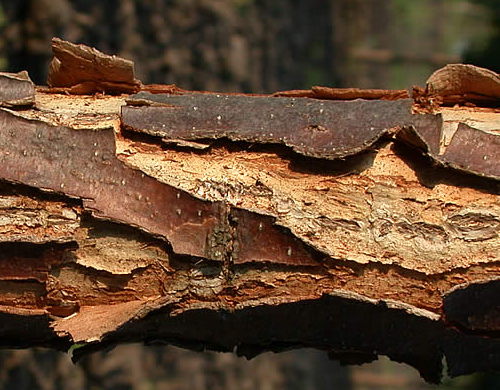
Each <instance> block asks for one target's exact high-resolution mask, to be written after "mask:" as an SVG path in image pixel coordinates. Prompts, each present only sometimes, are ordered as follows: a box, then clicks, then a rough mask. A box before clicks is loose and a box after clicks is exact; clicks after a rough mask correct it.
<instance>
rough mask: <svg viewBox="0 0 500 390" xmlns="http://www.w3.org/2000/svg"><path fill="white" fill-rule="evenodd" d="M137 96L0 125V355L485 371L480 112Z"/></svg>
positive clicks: (491, 243)
mask: <svg viewBox="0 0 500 390" xmlns="http://www.w3.org/2000/svg"><path fill="white" fill-rule="evenodd" d="M169 88H172V87H169ZM145 89H147V88H145ZM155 89H156V92H161V94H156V95H154V94H150V93H144V92H143V93H140V94H137V95H133V96H128V95H122V96H75V95H58V94H55V93H53V92H54V91H51V93H47V91H45V92H44V90H39V91H38V92H37V93H36V96H35V108H32V109H24V110H17V111H12V110H8V109H0V179H1V180H2V181H1V185H0V313H1V314H0V315H1V316H2V322H1V324H2V325H1V327H0V343H1V344H2V345H5V346H7V345H8V346H33V345H48V346H52V347H54V348H61V349H64V348H69V347H70V346H71V345H72V344H77V345H78V347H79V348H78V349H76V350H75V352H74V353H75V355H74V356H75V358H78V357H79V356H81V355H82V354H85V353H88V352H91V351H93V350H96V349H100V348H105V347H108V346H111V345H113V344H116V343H120V342H127V341H144V342H146V343H158V342H165V343H172V344H177V345H183V346H186V347H188V348H193V349H204V348H210V349H215V350H222V351H236V353H238V354H240V355H245V356H248V357H252V356H254V355H255V354H258V353H260V352H263V351H268V350H274V351H280V350H284V349H288V348H292V347H302V346H306V347H315V348H318V349H322V350H325V351H328V352H329V353H330V355H331V356H332V357H333V358H336V359H340V360H342V361H345V362H348V363H356V362H358V363H360V362H365V361H370V360H373V359H375V358H376V356H377V355H378V354H383V355H387V356H389V357H391V358H392V359H395V360H398V361H403V362H406V363H408V364H411V365H413V366H414V367H415V368H417V369H418V370H419V371H420V373H421V374H422V376H423V377H424V378H425V379H427V380H429V381H439V379H440V376H441V371H442V358H443V357H445V358H446V360H447V362H448V367H449V373H450V375H452V376H454V375H461V374H465V373H471V372H474V371H477V370H487V369H499V368H500V367H499V366H498V364H499V362H500V359H499V357H500V340H499V339H498V330H499V329H498V318H499V317H498V315H499V312H498V302H497V301H498V300H497V299H496V298H497V297H498V283H497V281H498V280H497V279H498V277H499V276H500V259H499V257H498V254H499V252H500V251H499V249H500V237H499V234H498V232H499V226H500V201H499V197H498V193H499V191H500V188H499V183H498V178H499V176H500V175H499V171H498V166H499V164H498V157H497V156H498V145H499V144H498V141H497V139H498V128H499V126H498V124H499V116H498V115H499V114H498V112H497V111H495V109H491V108H466V107H463V108H453V109H451V108H442V107H440V108H439V109H429V108H428V109H427V110H426V113H424V114H420V113H418V112H419V111H421V109H422V108H421V106H419V105H418V104H413V101H412V100H410V99H399V98H396V100H394V101H391V100H389V101H380V100H374V101H366V100H354V101H350V102H344V101H329V100H317V99H311V98H290V97H272V96H268V97H265V96H239V95H222V94H219V95H217V94H209V93H202V94H200V93H189V92H188V91H179V90H177V89H175V88H173V89H172V91H170V92H171V94H170V95H165V94H164V93H166V92H169V91H168V90H167V89H168V88H167V87H165V88H159V87H155ZM313 90H314V89H313ZM177 93H179V94H180V95H178V96H177V95H175V94H177ZM294 93H295V92H294ZM396 95H397V94H396ZM396 95H394V96H396ZM398 96H399V95H398ZM194 107H197V108H198V109H197V110H194ZM219 117H220V118H219ZM193 126H194V127H195V129H194V130H193ZM130 130H133V131H130ZM271 133H272V134H271ZM21 135H22V136H21ZM235 141H236V142H235ZM200 145H202V148H200ZM484 156H487V158H484ZM21 325H22V326H21ZM26 333H29V334H26ZM479 357H481V358H479Z"/></svg>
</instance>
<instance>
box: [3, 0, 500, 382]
mask: <svg viewBox="0 0 500 390" xmlns="http://www.w3.org/2000/svg"><path fill="white" fill-rule="evenodd" d="M0 31H1V34H0V70H3V71H15V72H17V71H19V70H24V69H26V70H28V72H29V74H30V76H31V77H32V79H33V80H34V81H35V83H37V84H45V80H46V74H47V66H48V62H49V60H50V58H51V51H50V39H51V38H52V37H53V36H58V37H61V38H63V39H66V40H70V41H73V42H78V43H85V44H87V45H90V46H94V47H97V48H98V49H100V50H101V51H103V52H105V53H108V54H117V55H120V56H122V57H125V58H128V59H131V60H133V61H134V62H135V66H136V72H137V77H138V78H139V79H141V80H142V81H143V82H144V83H175V84H177V85H178V86H180V87H182V88H186V89H204V90H213V91H227V92H229V91H231V92H233V91H243V92H274V91H277V90H286V89H299V88H308V87H310V86H311V85H328V86H337V87H351V86H352V87H364V88H410V87H411V86H412V85H424V83H425V80H426V79H427V77H428V76H429V75H430V74H431V73H432V72H433V71H434V70H435V69H437V68H439V67H441V66H443V65H445V64H446V63H455V62H466V63H473V64H476V65H479V66H484V67H488V68H490V69H492V70H495V71H496V72H499V70H500V50H499V49H500V0H419V1H411V0H308V1H305V0H303V1H300V0H272V1H265V0H142V1H140V0H121V1H119V0H107V1H99V0H73V1H71V0H16V1H13V0H0ZM0 388H2V389H14V388H15V389H18V390H24V389H43V390H49V389H68V390H72V389H75V390H76V389H89V390H97V389H113V390H125V389H131V390H132V389H133V390H156V389H158V390H160V389H161V390H167V389H169V390H170V389H175V390H182V389H192V390H201V389H221V390H222V389H242V390H245V389H264V390H267V389H269V390H276V389H287V390H288V389H290V390H291V389H297V390H298V389H306V390H308V389H311V390H312V389H320V390H322V389H347V390H369V389H379V390H382V389H384V390H386V389H387V390H389V389H394V390H396V389H401V390H402V389H436V388H439V389H464V390H465V389H470V390H472V389H498V388H500V379H499V376H498V375H496V376H495V375H493V374H490V375H488V374H477V375H473V376H469V377H463V378H456V379H454V380H447V381H446V382H445V384H443V385H441V386H439V387H435V386H430V385H427V384H425V383H423V381H422V380H421V379H420V378H419V377H418V374H417V373H416V372H415V371H414V370H413V369H411V368H408V367H406V366H404V365H400V364H397V363H393V362H390V361H388V360H387V359H384V358H382V359H380V360H379V361H377V362H375V363H372V364H369V365H365V366H362V367H357V366H356V367H341V366H340V365H339V364H338V363H336V362H334V361H329V360H328V358H327V355H326V353H324V352H317V351H311V350H298V351H290V352H286V353H282V354H271V353H269V354H264V355H262V356H259V357H257V358H255V359H253V360H251V361H246V360H244V359H242V358H238V357H236V356H234V355H232V354H218V353H213V352H205V353H196V352H190V351H186V350H181V349H178V348H175V347H142V346H139V345H124V346H120V347H118V348H116V349H115V350H114V351H111V352H109V353H107V354H105V353H98V354H94V355H92V356H89V357H87V358H85V359H83V361H82V362H81V363H79V364H78V365H76V366H75V365H73V364H72V363H71V362H70V359H69V356H68V355H66V354H63V353H58V352H53V351H47V350H43V349H30V350H19V351H5V350H4V351H0Z"/></svg>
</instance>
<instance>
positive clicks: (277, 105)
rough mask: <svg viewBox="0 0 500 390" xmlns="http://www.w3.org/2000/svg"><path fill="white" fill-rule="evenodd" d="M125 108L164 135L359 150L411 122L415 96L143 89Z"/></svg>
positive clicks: (128, 120) (326, 152) (129, 116)
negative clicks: (329, 97) (351, 98)
mask: <svg viewBox="0 0 500 390" xmlns="http://www.w3.org/2000/svg"><path fill="white" fill-rule="evenodd" d="M127 102H128V104H129V105H127V106H125V107H123V108H122V122H123V125H124V126H125V127H126V128H127V129H130V130H134V131H139V132H145V133H148V134H151V135H156V136H160V137H162V138H164V139H169V138H173V139H188V140H198V139H207V138H208V139H217V138H228V139H230V140H232V141H246V142H259V143H275V144H284V145H286V146H289V147H291V148H292V149H293V150H294V151H296V152H298V153H301V154H303V155H305V156H311V157H319V158H328V159H336V158H342V157H346V156H349V155H353V154H356V153H359V152H361V151H363V150H365V149H366V148H368V147H369V146H371V145H373V144H374V143H375V142H376V141H377V140H378V139H380V137H382V136H383V135H384V134H387V132H388V131H389V130H390V129H391V128H394V127H396V126H401V125H404V124H406V123H408V120H409V116H410V109H411V105H412V101H411V100H408V99H407V100H399V101H397V102H385V101H381V100H376V101H355V102H345V101H343V102H334V101H319V100H313V99H295V98H283V97H277V98H269V97H248V96H228V95H217V94H191V95H181V96H177V95H165V94H150V93H147V92H141V93H139V94H137V95H133V96H131V97H130V98H129V99H128V100H127Z"/></svg>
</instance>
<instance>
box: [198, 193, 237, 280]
mask: <svg viewBox="0 0 500 390" xmlns="http://www.w3.org/2000/svg"><path fill="white" fill-rule="evenodd" d="M217 221H218V222H217V224H216V225H215V226H214V228H213V230H212V232H211V233H209V234H208V235H207V246H206V248H207V250H206V258H207V259H213V260H218V261H221V262H222V276H223V278H224V281H225V282H226V283H227V284H229V283H231V280H232V276H233V272H234V271H233V264H234V259H235V256H237V253H236V251H235V250H236V247H237V244H236V229H237V221H238V219H237V217H236V216H235V215H234V214H233V213H232V210H231V206H230V205H229V204H228V203H227V202H225V201H223V202H219V217H218V218H217Z"/></svg>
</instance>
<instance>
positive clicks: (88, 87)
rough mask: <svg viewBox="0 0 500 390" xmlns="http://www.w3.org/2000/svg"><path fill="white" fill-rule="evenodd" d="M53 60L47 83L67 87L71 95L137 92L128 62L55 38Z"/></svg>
mask: <svg viewBox="0 0 500 390" xmlns="http://www.w3.org/2000/svg"><path fill="white" fill-rule="evenodd" d="M52 51H53V52H54V58H53V59H52V62H51V64H50V67H49V75H48V79H47V84H48V85H49V86H50V87H60V88H61V87H62V88H69V91H70V92H71V93H76V94H90V93H95V92H100V93H102V92H106V93H115V94H116V93H133V92H137V91H138V90H139V89H140V85H141V83H140V81H139V80H136V79H135V75H134V63H133V62H132V61H129V60H126V59H123V58H120V57H116V56H109V55H107V54H103V53H101V52H100V51H98V50H96V49H94V48H91V47H88V46H85V45H75V44H74V43H71V42H67V41H63V40H62V39H59V38H53V39H52Z"/></svg>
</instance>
